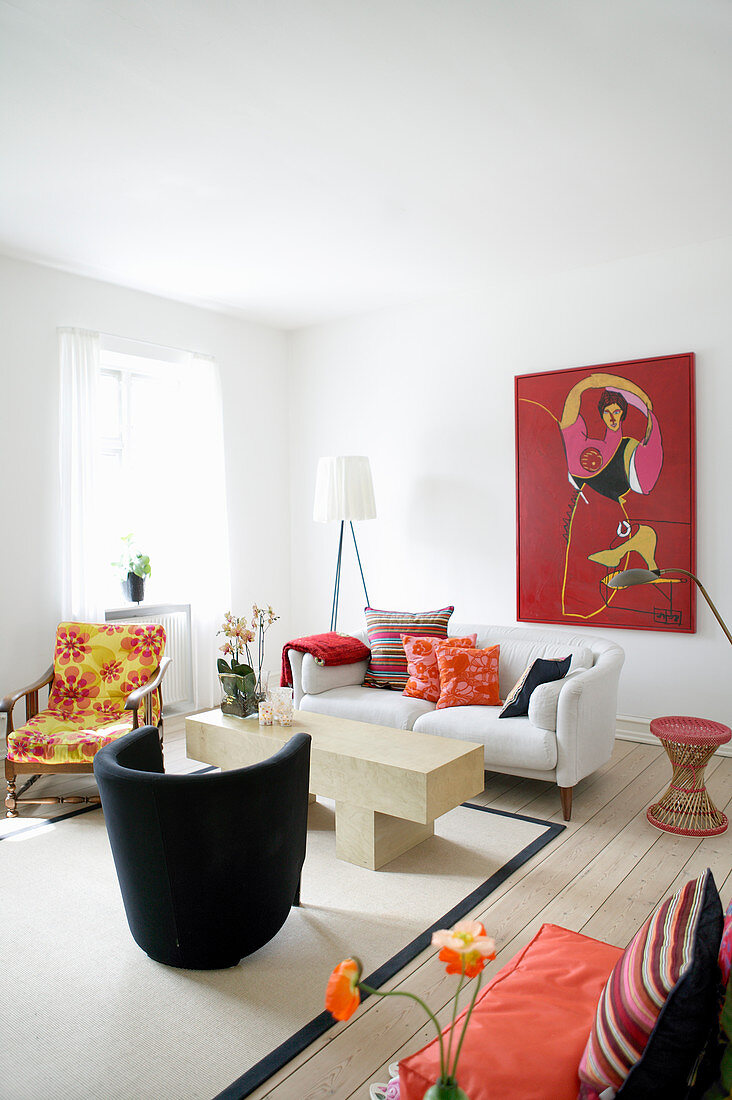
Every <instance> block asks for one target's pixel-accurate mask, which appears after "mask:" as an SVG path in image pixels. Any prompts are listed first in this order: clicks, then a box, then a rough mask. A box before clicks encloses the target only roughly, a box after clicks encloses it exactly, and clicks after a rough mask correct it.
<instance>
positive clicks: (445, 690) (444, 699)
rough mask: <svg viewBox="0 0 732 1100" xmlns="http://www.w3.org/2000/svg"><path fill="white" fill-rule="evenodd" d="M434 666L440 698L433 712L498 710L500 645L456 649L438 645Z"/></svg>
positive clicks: (443, 644) (499, 701) (439, 643)
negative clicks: (496, 708)
mask: <svg viewBox="0 0 732 1100" xmlns="http://www.w3.org/2000/svg"><path fill="white" fill-rule="evenodd" d="M435 649H436V651H437V667H438V669H439V672H440V698H439V699H438V700H437V703H436V709H437V710H442V709H444V708H445V707H498V706H500V705H501V700H500V698H499V694H498V659H499V656H500V652H501V647H500V645H491V646H488V647H487V648H486V649H460V648H458V647H456V646H450V645H445V643H444V642H438V643H437V645H436V647H435Z"/></svg>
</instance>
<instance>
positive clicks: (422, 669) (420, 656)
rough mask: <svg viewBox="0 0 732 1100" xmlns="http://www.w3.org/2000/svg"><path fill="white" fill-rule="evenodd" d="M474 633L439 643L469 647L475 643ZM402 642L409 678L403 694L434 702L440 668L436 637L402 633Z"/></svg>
mask: <svg viewBox="0 0 732 1100" xmlns="http://www.w3.org/2000/svg"><path fill="white" fill-rule="evenodd" d="M475 638H476V636H475V634H467V635H466V636H465V637H464V638H447V639H445V641H444V642H440V643H439V644H440V645H451V646H457V647H458V648H460V649H469V648H471V647H472V646H474V645H475ZM402 644H403V646H404V652H405V653H406V655H407V668H408V670H409V679H408V680H407V683H406V687H405V688H404V695H411V697H412V698H413V699H427V700H428V702H430V703H436V702H437V700H438V699H439V698H440V670H439V668H438V666H437V652H436V650H435V646H436V645H437V644H438V639H437V638H423V637H421V636H419V637H416V638H415V637H413V636H412V635H411V634H402Z"/></svg>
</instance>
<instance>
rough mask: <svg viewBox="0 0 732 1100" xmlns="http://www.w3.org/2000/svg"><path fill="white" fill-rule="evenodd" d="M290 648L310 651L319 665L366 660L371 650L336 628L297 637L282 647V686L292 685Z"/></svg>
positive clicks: (304, 651) (348, 663)
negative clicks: (339, 632) (322, 632)
mask: <svg viewBox="0 0 732 1100" xmlns="http://www.w3.org/2000/svg"><path fill="white" fill-rule="evenodd" d="M288 649H296V650H298V652H300V653H310V654H312V656H313V657H314V658H315V660H316V661H317V662H318V664H319V665H350V664H353V662H354V661H363V660H365V659H366V658H367V657H368V656H369V654H370V653H371V650H370V649H369V647H368V646H365V645H364V644H363V642H359V640H358V638H352V637H351V636H350V634H338V633H336V631H335V630H329V631H328V632H327V634H309V635H308V636H307V637H305V638H295V639H294V640H293V641H291V642H287V644H286V645H284V646H283V647H282V676H281V677H280V684H281V685H282V687H292V669H291V668H290V658H289V657H288V655H287V651H288Z"/></svg>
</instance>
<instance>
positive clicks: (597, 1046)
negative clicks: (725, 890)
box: [579, 869, 722, 1100]
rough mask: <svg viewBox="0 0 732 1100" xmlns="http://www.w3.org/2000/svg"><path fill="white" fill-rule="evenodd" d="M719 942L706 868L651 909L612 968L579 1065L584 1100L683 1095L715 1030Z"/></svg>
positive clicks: (717, 906)
mask: <svg viewBox="0 0 732 1100" xmlns="http://www.w3.org/2000/svg"><path fill="white" fill-rule="evenodd" d="M721 936H722V906H721V903H720V901H719V895H718V894H717V890H716V887H715V885H714V879H713V877H712V872H711V871H710V870H709V869H707V870H706V871H705V872H704V874H703V875H701V876H700V878H698V879H696V880H694V881H691V882H687V883H686V885H685V886H683V887H682V888H681V890H679V892H678V893H677V894H674V895H673V897H671V898H667V899H666V900H665V901H663V902H661V903H660V904H659V905H658V906H657V907H656V909H655V910H654V912H653V913H652V914H651V916H650V917H649V918H648V920H647V921H646V923H645V924H644V925H643V927H642V928H640V929H639V931H638V932H637V933H636V935H635V936H634V937H633V939H632V940H631V942H630V943H629V944H628V946H627V947H626V949H625V951H624V952H623V954H622V956H621V958H620V959H619V960H618V962H617V963H616V964H615V966H614V967H613V970H612V972H611V974H610V977H609V978H608V980H607V984H606V985H605V988H604V990H603V991H602V994H601V996H600V1000H599V1002H598V1005H597V1012H596V1014H595V1022H594V1024H593V1027H592V1031H591V1032H590V1038H589V1040H588V1042H587V1046H586V1048H585V1052H584V1054H583V1055H582V1061H581V1062H580V1067H579V1076H580V1081H581V1082H582V1085H581V1089H580V1098H582V1100H585V1098H586V1100H592V1098H595V1097H597V1096H598V1094H600V1093H604V1091H605V1090H606V1089H615V1090H618V1089H620V1090H621V1091H620V1092H619V1094H618V1100H620V1097H624V1098H625V1097H627V1098H628V1100H630V1098H631V1097H634V1098H635V1097H638V1098H641V1097H642V1098H643V1100H653V1098H656V1097H658V1098H664V1100H670V1098H671V1097H675V1096H677V1095H678V1096H685V1095H686V1093H685V1089H684V1083H685V1081H686V1080H687V1077H688V1075H689V1073H690V1072H691V1070H692V1068H693V1066H694V1063H695V1061H696V1057H697V1055H698V1053H699V1051H700V1049H701V1048H702V1046H703V1044H704V1041H705V1039H706V1038H707V1035H708V1034H709V1031H710V1028H711V1027H712V1026H713V1025H714V1020H715V1007H716V984H717V980H718V977H717V975H718V972H717V953H718V951H719V941H720V939H721ZM621 1086H622V1087H621ZM609 1095H614V1093H612V1092H611V1093H610V1094H609Z"/></svg>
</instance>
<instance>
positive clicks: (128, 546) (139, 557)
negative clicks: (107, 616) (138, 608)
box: [112, 535, 152, 603]
mask: <svg viewBox="0 0 732 1100" xmlns="http://www.w3.org/2000/svg"><path fill="white" fill-rule="evenodd" d="M122 542H123V544H124V551H123V553H122V557H121V558H120V560H119V561H115V562H113V563H112V564H113V565H114V566H116V568H117V569H119V570H120V572H121V574H122V592H123V594H124V597H125V599H126V600H128V601H129V602H130V603H142V601H143V599H144V598H145V580H146V578H147V577H149V576H150V574H151V573H152V569H151V567H150V558H149V557H148V555H147V554H141V553H139V552H138V551H137V550H136V549H135V547H134V535H123V536H122Z"/></svg>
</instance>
